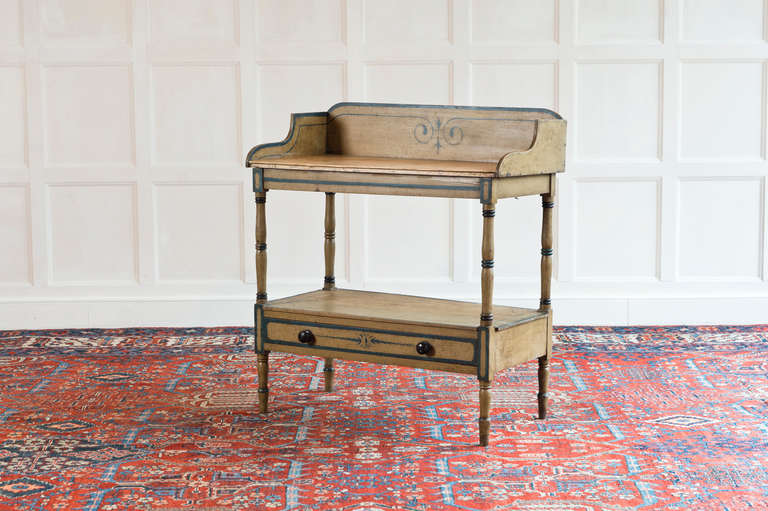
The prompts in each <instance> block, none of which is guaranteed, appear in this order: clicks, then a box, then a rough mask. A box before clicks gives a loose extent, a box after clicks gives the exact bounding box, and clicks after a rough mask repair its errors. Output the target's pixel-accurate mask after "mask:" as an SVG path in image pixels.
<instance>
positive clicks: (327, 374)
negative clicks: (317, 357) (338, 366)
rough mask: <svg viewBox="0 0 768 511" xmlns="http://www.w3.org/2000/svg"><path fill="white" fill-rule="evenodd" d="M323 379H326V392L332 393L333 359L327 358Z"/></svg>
mask: <svg viewBox="0 0 768 511" xmlns="http://www.w3.org/2000/svg"><path fill="white" fill-rule="evenodd" d="M323 377H324V378H325V391H326V392H331V391H332V390H333V359H332V358H326V359H325V366H324V367H323Z"/></svg>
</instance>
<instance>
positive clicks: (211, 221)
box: [155, 184, 243, 280]
mask: <svg viewBox="0 0 768 511" xmlns="http://www.w3.org/2000/svg"><path fill="white" fill-rule="evenodd" d="M155 203H156V215H157V226H156V228H157V266H158V268H157V270H158V278H159V279H160V280H239V279H240V278H241V262H242V256H241V247H242V228H243V227H242V226H243V215H242V208H241V205H242V194H241V187H240V185H236V184H215V185H214V184H201V185H196V184H179V185H175V184H174V185H171V184H162V185H157V186H156V189H155Z"/></svg>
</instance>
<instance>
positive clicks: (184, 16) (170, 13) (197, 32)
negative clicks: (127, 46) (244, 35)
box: [149, 0, 238, 45]
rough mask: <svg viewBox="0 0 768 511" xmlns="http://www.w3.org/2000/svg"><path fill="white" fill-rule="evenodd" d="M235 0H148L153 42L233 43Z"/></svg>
mask: <svg viewBox="0 0 768 511" xmlns="http://www.w3.org/2000/svg"><path fill="white" fill-rule="evenodd" d="M236 9H237V8H236V5H235V1H234V0H184V1H183V2H179V1H178V0H152V1H151V2H150V3H149V12H150V27H151V28H150V30H151V35H150V37H151V39H152V41H153V42H159V43H164V44H167V43H172V44H173V43H175V44H179V43H182V44H190V43H198V44H206V45H232V44H235V43H237V40H238V37H237V32H238V30H237V28H238V23H237V14H236V12H237V11H236Z"/></svg>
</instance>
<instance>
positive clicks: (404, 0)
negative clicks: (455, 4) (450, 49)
mask: <svg viewBox="0 0 768 511" xmlns="http://www.w3.org/2000/svg"><path fill="white" fill-rule="evenodd" d="M364 5H365V7H364V8H363V10H364V19H363V23H364V31H365V37H364V39H365V41H366V42H368V43H371V42H383V43H392V42H398V41H419V42H426V41H447V40H448V39H449V38H450V28H449V27H450V12H451V8H450V5H451V0H419V1H418V2H414V1H413V0H387V1H386V2H382V1H380V0H364Z"/></svg>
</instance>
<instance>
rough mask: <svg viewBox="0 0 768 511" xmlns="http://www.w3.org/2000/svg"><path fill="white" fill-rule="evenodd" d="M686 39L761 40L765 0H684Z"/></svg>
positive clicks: (683, 15)
mask: <svg viewBox="0 0 768 511" xmlns="http://www.w3.org/2000/svg"><path fill="white" fill-rule="evenodd" d="M682 22H683V23H682V30H683V31H682V34H681V36H682V39H684V40H689V41H760V42H762V39H763V0H683V13H682Z"/></svg>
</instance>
